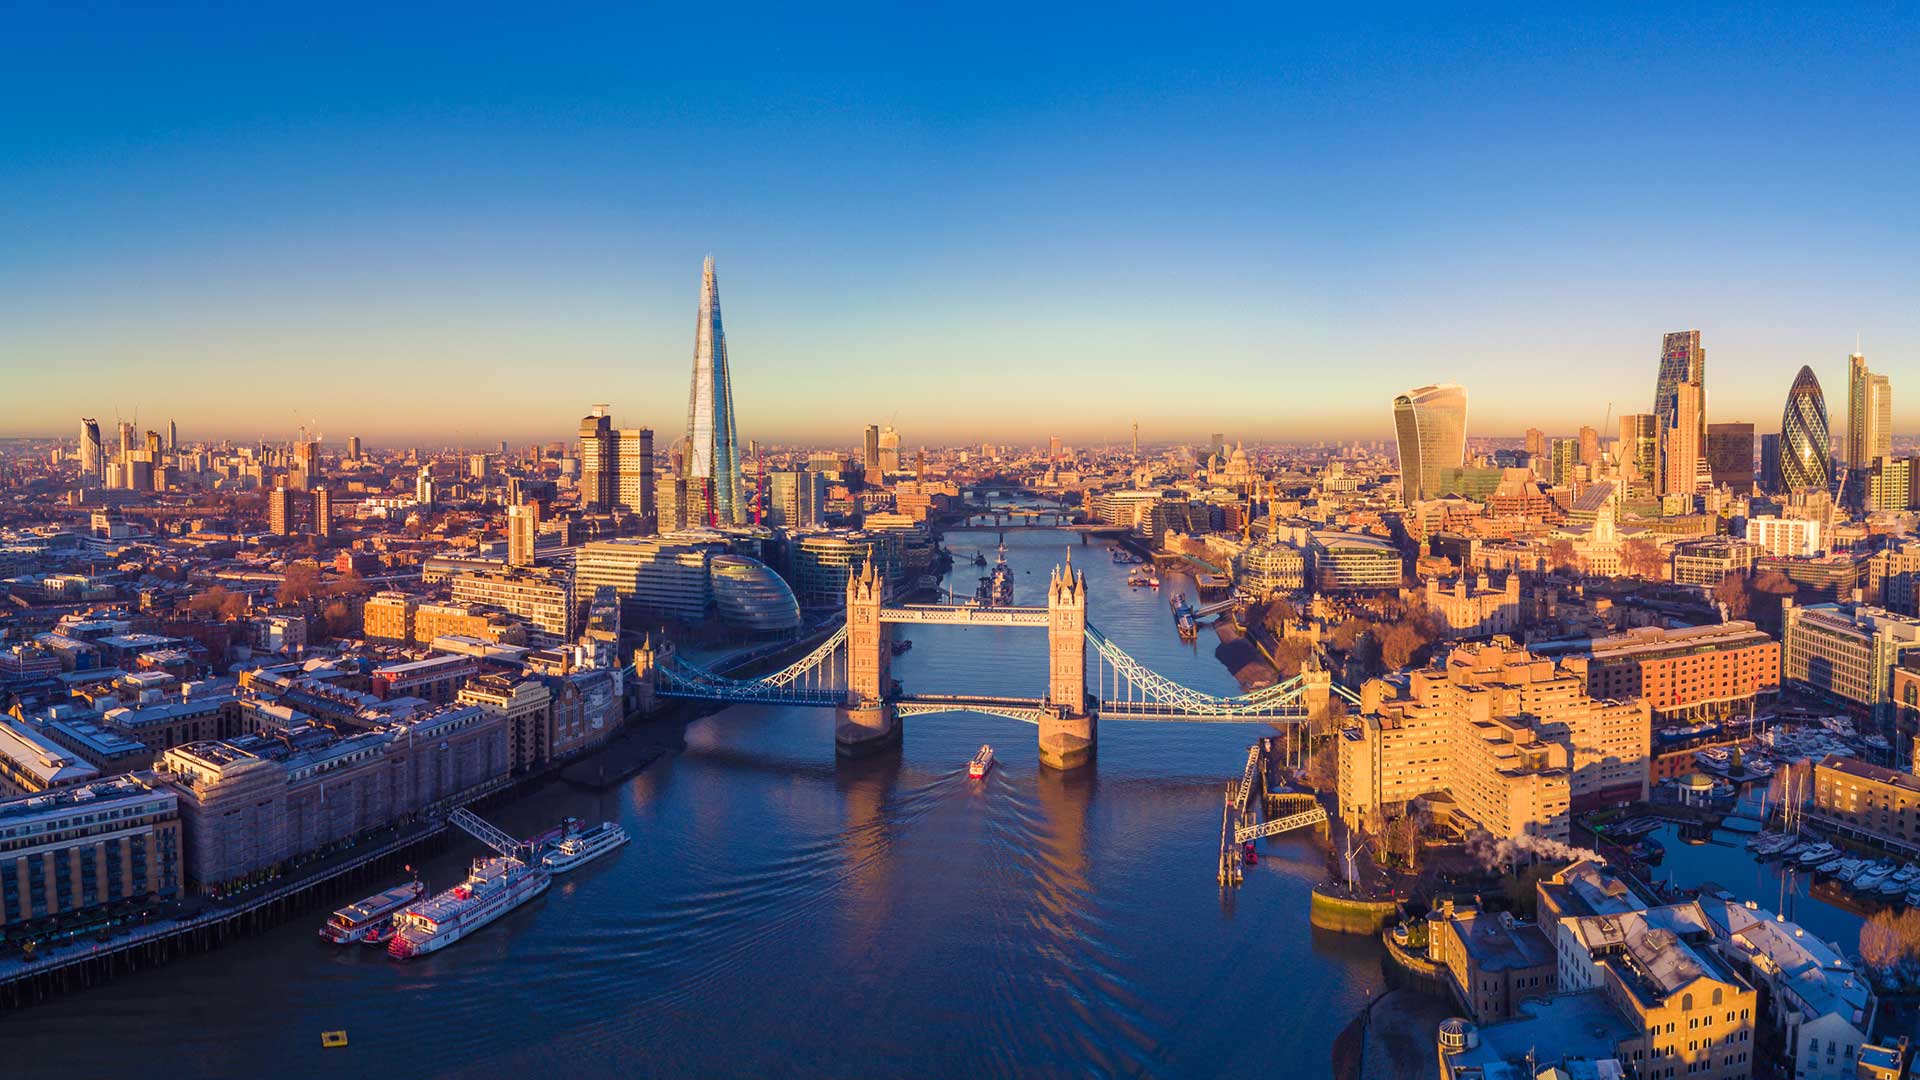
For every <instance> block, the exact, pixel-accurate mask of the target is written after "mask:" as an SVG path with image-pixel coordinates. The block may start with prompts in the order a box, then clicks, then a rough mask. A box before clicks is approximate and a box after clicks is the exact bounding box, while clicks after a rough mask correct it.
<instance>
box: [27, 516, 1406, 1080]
mask: <svg viewBox="0 0 1920 1080" xmlns="http://www.w3.org/2000/svg"><path fill="white" fill-rule="evenodd" d="M1005 535H1006V538H1007V554H1008V561H1009V563H1011V564H1012V565H1013V566H1014V568H1015V570H1016V595H1015V599H1016V601H1017V602H1019V603H1022V604H1044V603H1045V598H1046V584H1047V574H1048V571H1049V569H1050V568H1051V567H1052V566H1054V565H1055V564H1056V563H1058V562H1059V561H1060V559H1061V558H1062V557H1063V556H1064V555H1065V554H1066V552H1067V550H1068V548H1069V547H1071V548H1072V551H1073V556H1074V560H1075V565H1076V566H1080V567H1083V568H1084V570H1085V572H1086V575H1087V579H1088V581H1089V582H1090V583H1091V585H1092V599H1091V610H1090V619H1091V621H1092V622H1093V623H1095V624H1096V625H1098V626H1099V627H1100V628H1101V629H1102V630H1103V631H1105V632H1106V634H1107V635H1108V636H1109V637H1110V638H1112V639H1113V640H1115V641H1116V642H1118V643H1119V644H1120V645H1121V647H1122V648H1124V649H1126V650H1127V651H1128V652H1130V653H1131V654H1132V655H1133V656H1135V657H1137V658H1138V659H1140V660H1141V661H1143V662H1145V663H1147V664H1149V665H1150V666H1152V667H1153V668H1155V669H1156V670H1158V671H1160V672H1161V673H1163V674H1165V675H1168V676H1169V677H1172V678H1174V679H1176V680H1178V681H1181V682H1184V683H1186V684H1187V685H1189V686H1193V687H1195V688H1197V689H1201V690H1207V691H1211V692H1215V693H1233V692H1235V691H1236V687H1235V685H1234V682H1233V680H1232V678H1231V677H1230V676H1229V675H1228V674H1227V673H1226V671H1225V669H1223V668H1222V667H1221V665H1220V664H1219V662H1218V661H1216V660H1215V659H1214V657H1213V646H1214V644H1215V639H1214V635H1213V633H1212V631H1211V630H1203V631H1202V633H1201V635H1200V641H1199V643H1198V644H1197V645H1194V644H1189V643H1185V642H1182V641H1180V640H1179V638H1178V636H1177V635H1176V634H1175V632H1174V628H1173V623H1172V619H1171V617H1170V613H1169V609H1168V599H1169V597H1170V596H1171V595H1172V594H1173V593H1174V592H1176V591H1179V590H1185V591H1186V593H1187V594H1188V595H1189V596H1191V595H1192V594H1193V586H1192V582H1191V581H1190V580H1182V579H1179V578H1177V577H1176V578H1175V579H1174V580H1171V581H1169V582H1167V583H1166V587H1164V588H1163V589H1162V590H1161V591H1159V592H1153V591H1151V590H1146V589H1129V588H1128V587H1127V585H1126V574H1127V569H1128V568H1126V567H1121V566H1116V565H1114V564H1113V563H1112V561H1111V558H1110V556H1109V554H1108V547H1107V545H1105V544H1103V543H1100V542H1095V543H1093V544H1090V545H1087V546H1084V547H1083V546H1081V544H1080V542H1079V539H1078V537H1077V536H1076V535H1075V534H1073V533H1069V532H1064V531H1055V530H1010V531H1008V532H1007V533H1006V534H1005ZM996 538H997V534H995V533H993V532H991V531H984V530H983V531H971V530H969V531H957V532H953V533H950V534H949V536H948V545H949V547H950V548H951V549H952V550H953V551H954V554H955V557H956V568H955V572H954V590H955V592H956V593H960V594H967V593H970V592H971V591H972V589H973V586H974V583H975V580H976V578H977V576H978V575H979V574H980V573H982V572H983V571H980V570H978V569H976V568H975V567H974V566H973V564H972V561H971V560H972V554H973V552H974V551H975V550H984V551H985V552H986V554H987V558H988V559H989V560H991V559H992V558H993V544H994V543H995V540H996ZM902 632H903V633H905V635H906V636H909V637H911V638H912V640H913V642H914V647H913V649H912V650H911V651H909V652H908V653H906V654H904V655H902V656H901V657H899V658H897V660H896V661H895V664H894V670H895V674H896V676H897V677H898V678H899V679H900V680H901V681H902V682H903V683H904V684H905V685H906V687H907V688H908V689H909V690H921V691H930V692H940V691H946V692H960V691H968V692H985V693H999V694H1017V695H1026V696H1038V695H1041V694H1044V693H1045V688H1046V677H1045V636H1044V632H1043V631H1040V630H1034V629H1024V628H967V627H958V626H915V627H913V628H911V630H904V629H903V630H902ZM1267 730H1269V729H1266V728H1264V727H1263V726H1251V725H1211V724H1209V725H1184V724H1167V723H1123V722H1108V723H1103V724H1102V725H1101V728H1100V742H1099V753H1098V757H1097V759H1096V761H1095V763H1094V765H1093V766H1092V767H1091V768H1090V769H1087V770H1084V771H1082V772H1079V773H1075V774H1069V775H1061V774H1057V773H1053V772H1051V771H1047V770H1042V769H1041V768H1040V766H1039V765H1038V762H1037V756H1036V748H1035V731H1034V728H1032V727H1031V726H1029V725H1027V724H1023V723H1019V722H1016V721H1012V720H1006V719H1002V718H997V717H989V716H981V715H976V714H954V715H947V716H934V717H915V718H912V719H910V720H908V721H907V722H906V734H905V739H904V743H903V746H902V748H901V750H900V751H899V752H898V753H897V754H892V755H883V756H881V757H879V758H875V759H869V760H864V761H859V762H853V763H847V762H839V761H836V760H835V755H834V744H833V714H832V712H831V711H830V710H819V709H773V708H733V709H729V710H727V711H725V712H721V713H718V714H715V715H713V716H709V717H706V718H704V719H701V720H698V721H695V722H693V723H692V724H690V725H689V726H688V727H687V729H686V737H685V746H684V748H683V749H681V750H679V751H678V752H676V753H674V754H670V755H668V756H667V757H666V758H664V759H662V760H661V761H659V762H657V763H656V764H654V765H653V766H652V767H650V768H648V769H647V770H646V771H644V772H642V773H641V774H639V775H638V776H637V777H635V778H633V779H632V780H630V781H628V782H626V783H625V784H622V785H617V786H614V787H612V788H608V789H606V790H604V791H599V792H594V791H590V790H586V789H581V788H576V787H572V786H570V785H568V784H566V783H564V782H558V781H556V782H555V783H553V784H551V785H549V786H547V787H545V788H543V789H541V790H539V791H537V792H535V793H533V794H532V795H530V796H528V797H526V798H524V799H522V800H520V801H518V802H516V803H513V804H511V805H508V806H504V807H499V808H496V809H493V810H490V811H488V817H489V818H490V819H492V820H494V821H495V822H497V823H498V824H500V825H501V826H503V827H505V828H506V829H508V830H509V831H511V832H514V833H516V834H518V835H528V834H531V833H533V832H536V831H539V830H540V829H542V828H545V827H547V826H548V825H551V824H552V823H553V822H554V821H555V820H557V819H558V818H559V817H560V816H561V815H563V814H573V815H578V816H580V817H583V818H587V819H589V820H601V819H606V818H611V819H615V820H618V821H620V822H622V823H623V824H625V826H626V827H627V828H628V830H630V831H631V832H632V833H633V836H634V842H633V843H632V844H630V845H628V846H627V847H626V848H624V849H623V850H622V851H620V852H619V853H618V854H616V855H613V856H609V857H608V858H606V859H604V860H602V861H600V862H598V863H595V864H593V865H591V866H589V867H587V868H585V869H583V870H581V871H578V872H577V873H575V874H573V875H571V876H569V877H566V878H562V879H560V880H559V881H557V882H556V884H555V885H554V887H553V888H552V889H551V890H550V891H549V892H548V893H547V894H546V895H545V896H544V897H542V898H540V899H538V900H535V901H534V902H532V903H530V904H529V905H527V906H526V907H525V908H522V909H521V910H519V911H517V912H514V913H513V914H512V915H510V916H508V917H507V918H505V919H503V920H501V921H500V922H498V923H495V924H494V925H493V926H491V927H488V928H486V929H485V930H482V931H480V932H478V933H477V934H475V935H474V936H473V937H471V938H468V939H467V940H464V941H462V942H460V943H459V944H457V945H455V946H453V947H452V948H450V949H448V950H447V951H445V952H442V953H438V954H435V955H433V956H430V957H428V958H426V959H424V960H418V961H413V962H409V963H405V964H400V963H395V962H393V961H391V960H389V959H388V958H387V957H386V956H385V955H384V954H383V953H379V952H376V951H375V950H372V949H368V948H364V947H359V948H352V949H347V950H341V949H337V948H332V947H329V946H326V945H324V944H322V943H321V942H320V941H319V940H318V939H317V937H316V936H315V930H316V928H317V927H318V926H319V924H320V923H321V922H322V921H323V920H324V918H325V916H326V912H325V911H315V912H313V913H311V915H310V916H308V917H305V918H301V919H298V920H295V921H292V922H289V923H287V924H285V925H283V926H281V927H279V928H277V929H275V930H273V931H271V932H269V933H267V934H264V935H262V936H260V937H257V938H251V939H244V940H241V941H238V942H236V943H233V944H230V945H228V946H226V947H224V948H222V949H220V950H218V951H215V952H212V953H207V954H203V955H198V956H191V957H187V958H184V959H181V960H178V961H176V962H174V963H172V964H170V965H168V966H166V967H164V968H161V969H157V970H154V971H149V972H144V973H138V974H135V975H131V976H126V977H122V978H120V979H118V980H117V981H115V982H113V983H110V984H107V985H105V986H100V987H95V988H92V989H89V990H83V991H78V992H75V993H72V994H69V995H67V996H64V997H60V998H56V999H54V1000H53V1001H51V1002H50V1003H48V1004H46V1005H42V1006H37V1007H34V1008H31V1009H27V1010H22V1011H21V1012H19V1013H17V1014H15V1015H13V1016H11V1017H8V1018H6V1019H5V1020H4V1021H0V1024H4V1025H5V1027H6V1028H7V1029H10V1031H9V1039H10V1041H12V1042H13V1044H14V1047H15V1052H14V1053H12V1054H10V1055H9V1059H10V1060H9V1063H8V1065H9V1069H8V1075H9V1076H48V1077H55V1076H57V1077H67V1078H71V1077H94V1076H109V1075H125V1074H126V1073H128V1072H129V1071H133V1070H139V1071H145V1070H147V1069H157V1070H159V1071H161V1072H162V1073H164V1074H165V1075H167V1076H169V1077H184V1076H220V1077H225V1076H259V1075H274V1076H279V1077H302V1076H339V1075H349V1076H358V1075H375V1074H378V1075H405V1076H451V1075H455V1074H459V1075H464V1076H502V1075H511V1074H521V1075H533V1074H535V1073H536V1072H537V1071H538V1070H542V1069H551V1068H554V1067H555V1066H559V1067H561V1068H563V1069H564V1070H565V1072H566V1075H568V1076H614V1075H620V1076H637V1075H649V1076H673V1075H691V1076H749V1075H753V1076H763V1077H764V1076H776V1075H794V1074H804V1075H816V1076H849V1077H851V1076H861V1077H871V1076H880V1075H900V1074H909V1073H911V1074H916V1075H927V1076H968V1077H977V1076H982V1075H992V1076H1006V1075H1015V1074H1020V1075H1116V1074H1125V1075H1163V1076H1194V1075H1205V1074H1218V1073H1226V1072H1238V1071H1248V1070H1259V1071H1264V1070H1267V1069H1271V1068H1273V1067H1275V1066H1276V1065H1281V1064H1283V1065H1284V1067H1285V1068H1287V1069H1288V1070H1289V1071H1291V1072H1293V1073H1295V1074H1297V1075H1300V1076H1303V1077H1311V1076H1323V1075H1326V1074H1327V1073H1328V1072H1329V1070H1330V1066H1329V1049H1328V1048H1329V1044H1330V1043H1331V1041H1332V1040H1333V1038H1334V1035H1335V1034H1336V1033H1337V1032H1338V1031H1339V1029H1340V1028H1341V1027H1342V1026H1344V1025H1345V1024H1346V1023H1347V1022H1348V1021H1349V1020H1351V1019H1352V1018H1353V1017H1354V1015H1355V1013H1356V1011H1357V1010H1358V1009H1359V1008H1360V1007H1361V1006H1362V1005H1364V1004H1365V1002H1366V999H1367V996H1368V994H1369V992H1378V989H1379V987H1380V985H1381V974H1380V966H1379V946H1378V945H1377V944H1376V943H1375V942H1373V941H1370V940H1367V939H1363V938H1346V937H1340V936H1338V935H1329V934H1325V933H1323V932H1321V931H1316V930H1312V929H1311V928H1310V927H1309V926H1308V925H1307V892H1308V889H1309V888H1310V887H1311V886H1312V885H1313V883H1314V882H1315V881H1317V880H1319V878H1320V877H1321V870H1322V858H1321V856H1320V855H1319V854H1318V853H1317V851H1316V850H1315V849H1314V848H1313V846H1312V845H1311V843H1310V842H1309V841H1308V840H1305V839H1297V838H1295V839H1286V838H1283V839H1278V840H1271V841H1264V842H1263V844H1264V845H1265V846H1264V847H1263V849H1262V855H1263V858H1262V859H1261V860H1260V863H1259V865H1257V866H1254V867H1250V868H1249V873H1248V877H1247V882H1246V884H1245V885H1244V886H1243V887H1241V888H1240V889H1238V890H1236V891H1234V892H1233V893H1232V894H1231V895H1223V892H1222V889H1221V888H1220V886H1219V885H1218V884H1217V883H1216V882H1215V880H1214V869H1215V866H1214V863H1215V857H1216V854H1217V843H1218V836H1219V828H1220V797H1221V791H1222V789H1223V786H1224V784H1225V783H1226V782H1227V781H1228V780H1229V779H1233V778H1236V777H1238V775H1239V773H1240V769H1241V766H1242V765H1243V764H1244V762H1245V754H1246V748H1247V745H1248V744H1249V743H1250V742H1251V741H1252V740H1253V739H1254V738H1256V737H1257V736H1258V735H1260V734H1262V733H1263V732H1264V731H1267ZM982 742H990V743H992V744H993V746H994V749H995V752H996V767H995V768H994V770H993V771H992V772H991V773H990V774H989V776H988V778H987V779H986V780H985V781H984V782H975V781H971V780H969V779H968V778H967V776H966V763H967V759H968V758H969V757H970V756H972V754H973V752H974V751H975V750H976V749H978V748H979V746H980V744H981V743H982ZM482 853H483V849H481V848H480V846H479V845H478V844H477V843H475V842H472V841H470V840H468V839H467V838H466V837H464V836H460V837H458V838H457V839H455V840H454V841H453V843H452V846H451V847H450V848H449V850H448V851H447V852H446V854H444V855H442V856H438V857H436V858H434V859H432V860H430V861H428V862H427V864H426V865H425V867H424V870H425V873H426V877H427V880H428V882H429V884H430V885H432V886H434V887H436V888H443V887H445V886H447V885H450V884H452V883H453V882H454V881H456V880H457V879H458V877H459V876H460V875H461V873H462V872H463V871H464V867H465V862H466V860H467V859H469V858H471V857H473V856H475V855H478V854H482ZM364 891H371V890H370V889H368V890H364ZM350 899H353V897H351V896H349V897H345V898H343V899H342V902H345V900H350ZM333 1029H344V1030H345V1031H346V1032H347V1033H348V1038H349V1045H348V1046H347V1047H346V1048H344V1049H332V1050H323V1049H322V1048H321V1046H320V1033H321V1032H322V1031H323V1030H333ZM109 1036H110V1037H109Z"/></svg>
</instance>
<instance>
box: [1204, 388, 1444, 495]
mask: <svg viewBox="0 0 1920 1080" xmlns="http://www.w3.org/2000/svg"><path fill="white" fill-rule="evenodd" d="M1393 430H1394V435H1395V437H1396V439H1397V441H1398V444H1399V450H1400V490H1401V493H1402V496H1403V497H1404V499H1405V500H1406V502H1407V503H1408V504H1409V505H1411V504H1413V503H1415V502H1418V501H1419V500H1421V499H1431V498H1434V497H1436V496H1438V495H1439V494H1440V491H1441V473H1442V472H1443V471H1444V470H1446V469H1458V468H1461V467H1462V466H1464V465H1465V464H1466V461H1467V390H1466V388H1465V387H1463V386H1455V385H1453V384H1451V383H1449V384H1446V385H1442V386H1422V387H1420V388H1419V389H1417V390H1409V391H1407V392H1406V393H1404V394H1401V395H1400V396H1399V397H1396V398H1394V399H1393ZM1215 438H1216V439H1218V438H1219V436H1215Z"/></svg>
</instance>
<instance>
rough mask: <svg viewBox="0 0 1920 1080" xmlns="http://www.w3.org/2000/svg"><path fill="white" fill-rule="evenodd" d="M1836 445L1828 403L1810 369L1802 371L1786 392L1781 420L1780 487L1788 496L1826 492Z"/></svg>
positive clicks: (1831, 472) (1805, 368) (1831, 475)
mask: <svg viewBox="0 0 1920 1080" xmlns="http://www.w3.org/2000/svg"><path fill="white" fill-rule="evenodd" d="M1832 458H1833V444H1832V443H1831V442H1830V441H1829V439H1828V435H1827V400H1826V397H1825V396H1824V395H1822V394H1821V393H1820V380H1819V379H1818V378H1816V377H1814V374H1813V369H1812V368H1811V367H1804V366H1803V367H1802V368H1801V369H1800V374H1798V375H1796V376H1794V379H1793V388H1792V389H1790V390H1788V391H1787V407H1786V410H1785V411H1784V412H1782V413H1781V416H1780V487H1781V489H1782V490H1783V491H1786V492H1802V491H1826V490H1828V487H1829V481H1830V480H1831V479H1832V477H1833V460H1832Z"/></svg>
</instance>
